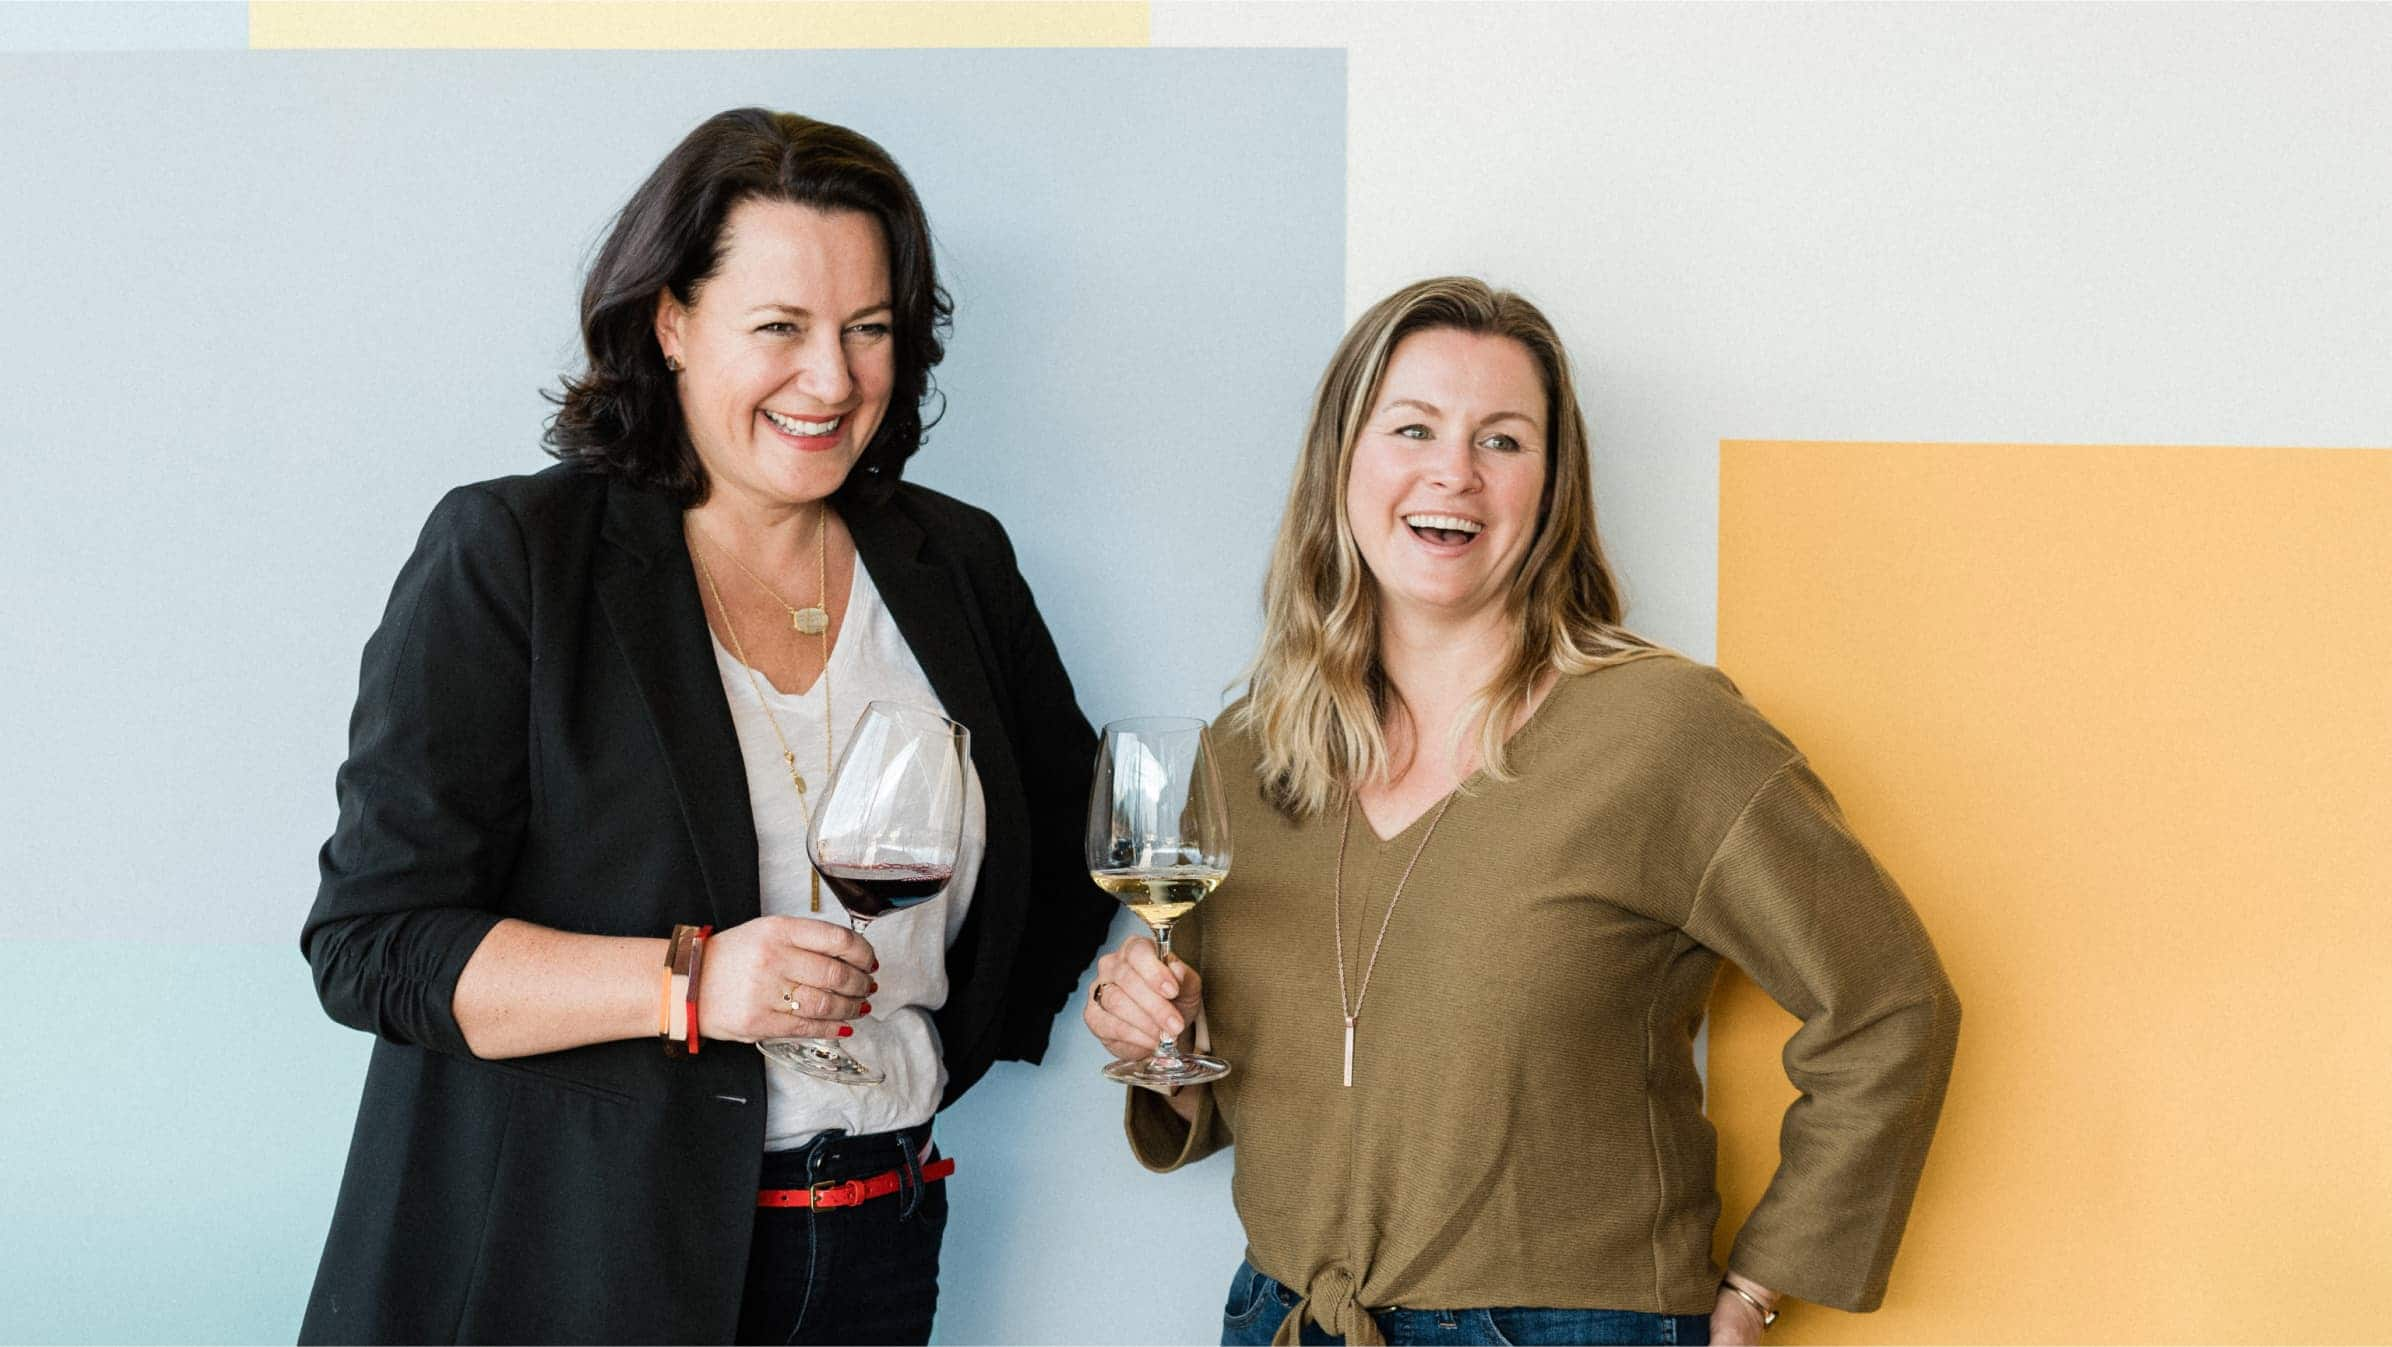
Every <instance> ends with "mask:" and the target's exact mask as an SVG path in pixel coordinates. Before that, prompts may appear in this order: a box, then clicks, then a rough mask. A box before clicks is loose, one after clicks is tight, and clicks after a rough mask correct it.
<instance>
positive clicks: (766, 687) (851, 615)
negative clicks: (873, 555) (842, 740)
mask: <svg viewBox="0 0 2392 1347" xmlns="http://www.w3.org/2000/svg"><path fill="white" fill-rule="evenodd" d="M863 585H864V558H863V555H862V554H861V553H858V554H857V556H856V559H855V565H853V566H851V567H849V568H848V571H847V607H846V610H845V615H844V616H843V617H842V618H841V619H840V622H839V639H838V640H837V641H835V642H833V643H832V644H831V657H830V659H828V660H826V661H824V663H823V666H822V672H820V673H817V674H815V675H814V681H813V682H811V683H808V684H806V687H805V691H803V692H788V691H785V690H783V689H782V687H781V685H780V684H778V683H775V682H773V681H772V676H771V675H770V674H767V673H765V672H764V671H763V670H762V669H759V668H757V667H755V666H754V665H752V664H745V663H744V662H743V661H742V660H741V659H740V658H739V656H738V655H737V654H736V653H735V652H733V651H732V650H730V649H729V648H727V647H726V646H724V645H723V642H722V638H721V637H719V636H716V635H715V634H714V624H713V623H711V622H709V623H707V624H706V638H707V640H708V641H710V642H712V643H713V645H714V649H715V653H716V655H717V656H718V657H720V658H722V659H726V660H729V661H730V662H731V667H733V668H735V669H736V668H743V667H744V668H745V669H746V670H747V671H748V672H749V673H751V674H754V675H755V677H756V683H757V686H758V687H759V688H760V689H762V691H763V693H764V695H765V696H767V697H770V698H772V699H773V700H775V701H780V702H802V701H804V700H806V699H807V698H809V697H811V696H813V695H814V692H815V689H817V688H820V687H821V686H822V680H823V679H825V678H827V677H829V676H830V672H831V665H833V664H835V663H837V662H838V661H839V660H840V659H841V658H842V657H843V653H844V652H845V651H846V649H847V647H849V646H850V645H853V644H854V642H852V641H850V640H848V639H847V638H848V635H849V634H850V633H851V632H852V631H853V630H854V627H855V618H856V616H857V614H856V594H857V592H858V591H859V590H861V589H862V587H863ZM876 592H877V591H876Z"/></svg>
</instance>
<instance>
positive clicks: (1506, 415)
mask: <svg viewBox="0 0 2392 1347" xmlns="http://www.w3.org/2000/svg"><path fill="white" fill-rule="evenodd" d="M1398 407H1417V408H1419V409H1420V410H1421V411H1424V412H1427V413H1428V414H1429V415H1431V416H1442V415H1444V409H1443V408H1441V407H1439V406H1437V404H1435V403H1433V402H1422V401H1421V400H1420V399H1418V398H1397V399H1396V400H1395V401H1393V402H1390V403H1388V404H1387V405H1386V406H1384V407H1382V408H1380V409H1379V410H1381V411H1384V412H1391V411H1394V410H1395V409H1396V408H1398ZM1498 421H1524V422H1526V423H1527V424H1528V426H1529V428H1530V429H1534V428H1535V427H1536V424H1537V420H1536V418H1535V417H1533V416H1530V415H1529V414H1528V413H1526V412H1497V413H1495V414H1494V415H1492V416H1486V417H1481V418H1480V419H1479V424H1480V425H1482V426H1491V425H1493V424H1495V423H1496V422H1498Z"/></svg>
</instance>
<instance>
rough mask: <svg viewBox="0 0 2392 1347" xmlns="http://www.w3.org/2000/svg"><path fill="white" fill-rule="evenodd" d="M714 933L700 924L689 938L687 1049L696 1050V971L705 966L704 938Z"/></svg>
mask: <svg viewBox="0 0 2392 1347" xmlns="http://www.w3.org/2000/svg"><path fill="white" fill-rule="evenodd" d="M713 934H714V928H713V927H711V926H701V927H699V928H698V933H697V934H696V935H693V936H691V937H690V938H689V1050H690V1053H691V1054H692V1055H693V1056H694V1055H695V1054H696V1053H697V1050H698V973H699V971H700V970H701V969H703V968H705V966H706V940H707V937H709V936H711V935H713Z"/></svg>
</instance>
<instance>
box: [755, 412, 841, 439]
mask: <svg viewBox="0 0 2392 1347" xmlns="http://www.w3.org/2000/svg"><path fill="white" fill-rule="evenodd" d="M764 419H765V420H767V421H770V422H772V423H773V425H775V426H777V427H779V428H780V430H781V432H782V433H783V434H787V435H794V436H796V437H798V438H799V439H803V440H816V439H820V438H822V437H823V436H825V435H833V434H836V433H838V430H839V426H840V425H841V423H843V422H845V421H846V420H847V418H846V416H845V415H840V416H834V417H831V418H830V419H829V420H826V421H801V420H799V419H798V418H796V417H794V416H783V415H782V414H781V413H779V412H776V411H771V410H766V411H765V413H764Z"/></svg>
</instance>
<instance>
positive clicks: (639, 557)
mask: <svg viewBox="0 0 2392 1347" xmlns="http://www.w3.org/2000/svg"><path fill="white" fill-rule="evenodd" d="M605 536H606V540H607V542H608V543H610V544H612V547H611V548H610V549H609V550H608V551H607V552H606V554H605V555H604V557H603V559H602V560H601V561H600V563H599V571H598V599H599V604H600V606H601V607H603V608H604V609H605V610H606V620H607V624H608V625H609V626H610V627H612V628H613V630H614V636H615V644H616V645H617V646H618V647H619V648H620V649H621V650H622V652H623V661H624V663H625V664H626V665H628V666H629V668H630V670H631V679H632V682H633V683H634V684H635V685H636V686H637V687H638V688H639V693H640V699H641V700H642V701H643V702H645V703H646V705H647V709H648V719H649V721H650V723H651V724H652V726H653V727H654V729H655V731H656V739H657V742H658V744H660V745H661V746H662V747H663V750H664V759H665V766H666V769H667V770H668V771H669V772H670V773H671V774H672V778H673V789H674V792H675V793H676V794H677V795H678V796H679V798H680V802H681V819H682V823H683V824H684V825H685V826H687V827H688V829H689V838H690V842H691V844H692V845H693V846H694V847H695V849H696V851H697V856H698V869H699V871H700V873H701V875H702V877H703V878H704V880H705V884H706V896H707V898H708V900H709V903H710V905H711V907H712V915H713V917H714V925H715V927H716V929H718V930H721V929H727V928H729V927H732V926H736V925H738V924H739V923H741V922H743V921H748V920H750V919H752V918H754V917H755V916H757V915H758V912H759V906H758V901H757V878H756V824H755V815H754V814H753V812H752V811H751V806H750V804H749V801H748V793H747V770H746V767H745V765H744V764H743V762H742V760H741V758H740V755H739V731H738V730H737V729H736V728H735V727H734V726H733V725H732V723H731V707H730V703H729V702H728V701H727V700H725V698H724V696H723V683H722V674H721V672H720V671H719V670H718V669H717V668H716V666H715V662H714V645H713V641H712V639H711V638H710V637H709V635H708V633H707V629H706V610H705V609H704V608H703V607H702V606H700V604H699V602H698V586H697V577H696V573H695V572H694V571H693V570H692V569H691V567H690V564H689V551H688V549H687V548H686V547H684V546H683V544H682V538H681V512H680V511H679V510H677V509H675V508H674V506H673V503H672V502H671V501H669V500H666V499H665V498H664V497H662V496H657V495H654V494H651V493H649V492H645V491H640V490H636V489H634V488H632V487H629V486H626V485H624V484H622V483H620V482H617V483H614V484H612V485H610V487H609V488H608V491H607V501H606V526H605Z"/></svg>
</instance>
